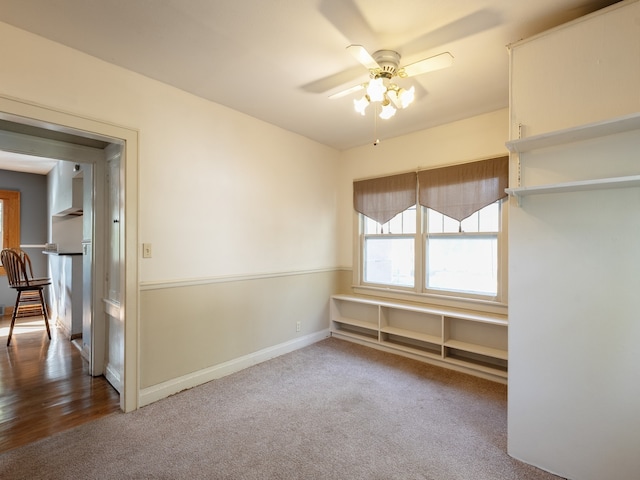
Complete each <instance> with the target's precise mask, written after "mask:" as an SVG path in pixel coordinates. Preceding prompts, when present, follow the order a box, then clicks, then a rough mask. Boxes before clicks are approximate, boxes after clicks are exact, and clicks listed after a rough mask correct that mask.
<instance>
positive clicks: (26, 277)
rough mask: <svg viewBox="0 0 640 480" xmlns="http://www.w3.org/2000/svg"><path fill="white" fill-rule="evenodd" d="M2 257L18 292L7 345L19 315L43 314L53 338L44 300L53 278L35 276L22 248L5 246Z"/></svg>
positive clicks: (3, 264) (10, 282)
mask: <svg viewBox="0 0 640 480" xmlns="http://www.w3.org/2000/svg"><path fill="white" fill-rule="evenodd" d="M0 259H1V260H2V266H3V267H4V269H5V271H6V272H7V280H8V282H9V286H10V287H11V288H13V289H14V290H16V291H17V292H18V295H17V297H16V304H15V308H14V309H13V315H12V316H11V326H10V327H9V336H8V338H7V346H9V344H10V343H11V335H12V334H13V327H14V325H15V323H16V318H17V317H25V316H34V315H42V317H43V318H44V324H45V326H46V327H47V335H48V336H49V340H51V330H50V328H49V313H48V312H47V304H46V302H45V300H44V288H45V287H46V286H48V285H51V279H50V278H33V272H32V270H31V259H30V258H29V256H28V255H27V254H26V253H25V252H23V251H21V250H15V249H12V248H5V249H3V250H2V252H0Z"/></svg>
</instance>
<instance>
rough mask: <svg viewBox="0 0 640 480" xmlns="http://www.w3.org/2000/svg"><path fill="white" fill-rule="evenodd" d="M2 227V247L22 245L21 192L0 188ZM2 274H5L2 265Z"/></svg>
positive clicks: (0, 272) (0, 273)
mask: <svg viewBox="0 0 640 480" xmlns="http://www.w3.org/2000/svg"><path fill="white" fill-rule="evenodd" d="M0 218H1V221H0V229H2V235H1V238H2V240H1V242H2V245H1V247H2V248H17V247H19V246H20V192H16V191H12V190H0ZM0 275H5V271H4V267H0Z"/></svg>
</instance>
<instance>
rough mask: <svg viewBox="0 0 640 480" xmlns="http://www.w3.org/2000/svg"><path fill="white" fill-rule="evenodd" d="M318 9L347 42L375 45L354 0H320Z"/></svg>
mask: <svg viewBox="0 0 640 480" xmlns="http://www.w3.org/2000/svg"><path fill="white" fill-rule="evenodd" d="M318 9H319V10H320V13H321V14H322V15H323V16H324V17H325V18H326V19H327V20H328V21H329V22H330V23H332V24H333V26H334V27H336V29H337V30H338V31H339V32H340V33H342V35H344V36H345V37H346V38H347V40H349V41H351V42H353V41H358V42H362V43H363V44H364V45H376V35H375V34H374V32H373V31H372V30H371V27H369V23H368V22H367V21H366V20H365V18H364V17H363V15H362V13H361V12H360V10H359V9H358V6H357V5H356V3H355V2H354V0H321V1H320V5H319V7H318Z"/></svg>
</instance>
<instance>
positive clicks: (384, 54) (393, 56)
mask: <svg viewBox="0 0 640 480" xmlns="http://www.w3.org/2000/svg"><path fill="white" fill-rule="evenodd" d="M372 57H373V59H374V60H375V61H376V63H377V64H378V65H379V66H380V72H376V74H375V77H376V78H378V77H383V78H392V77H394V76H395V75H396V74H397V72H398V65H400V54H399V53H398V52H394V51H393V50H378V51H377V52H375V53H374V54H373V55H372Z"/></svg>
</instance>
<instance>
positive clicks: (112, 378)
mask: <svg viewBox="0 0 640 480" xmlns="http://www.w3.org/2000/svg"><path fill="white" fill-rule="evenodd" d="M104 377H105V378H106V379H107V381H108V382H109V383H110V384H111V385H112V386H113V388H115V389H116V390H117V391H118V393H121V392H122V378H121V377H120V375H119V374H118V371H117V370H116V369H114V368H113V367H112V366H111V365H109V364H107V366H106V367H105V368H104Z"/></svg>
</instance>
